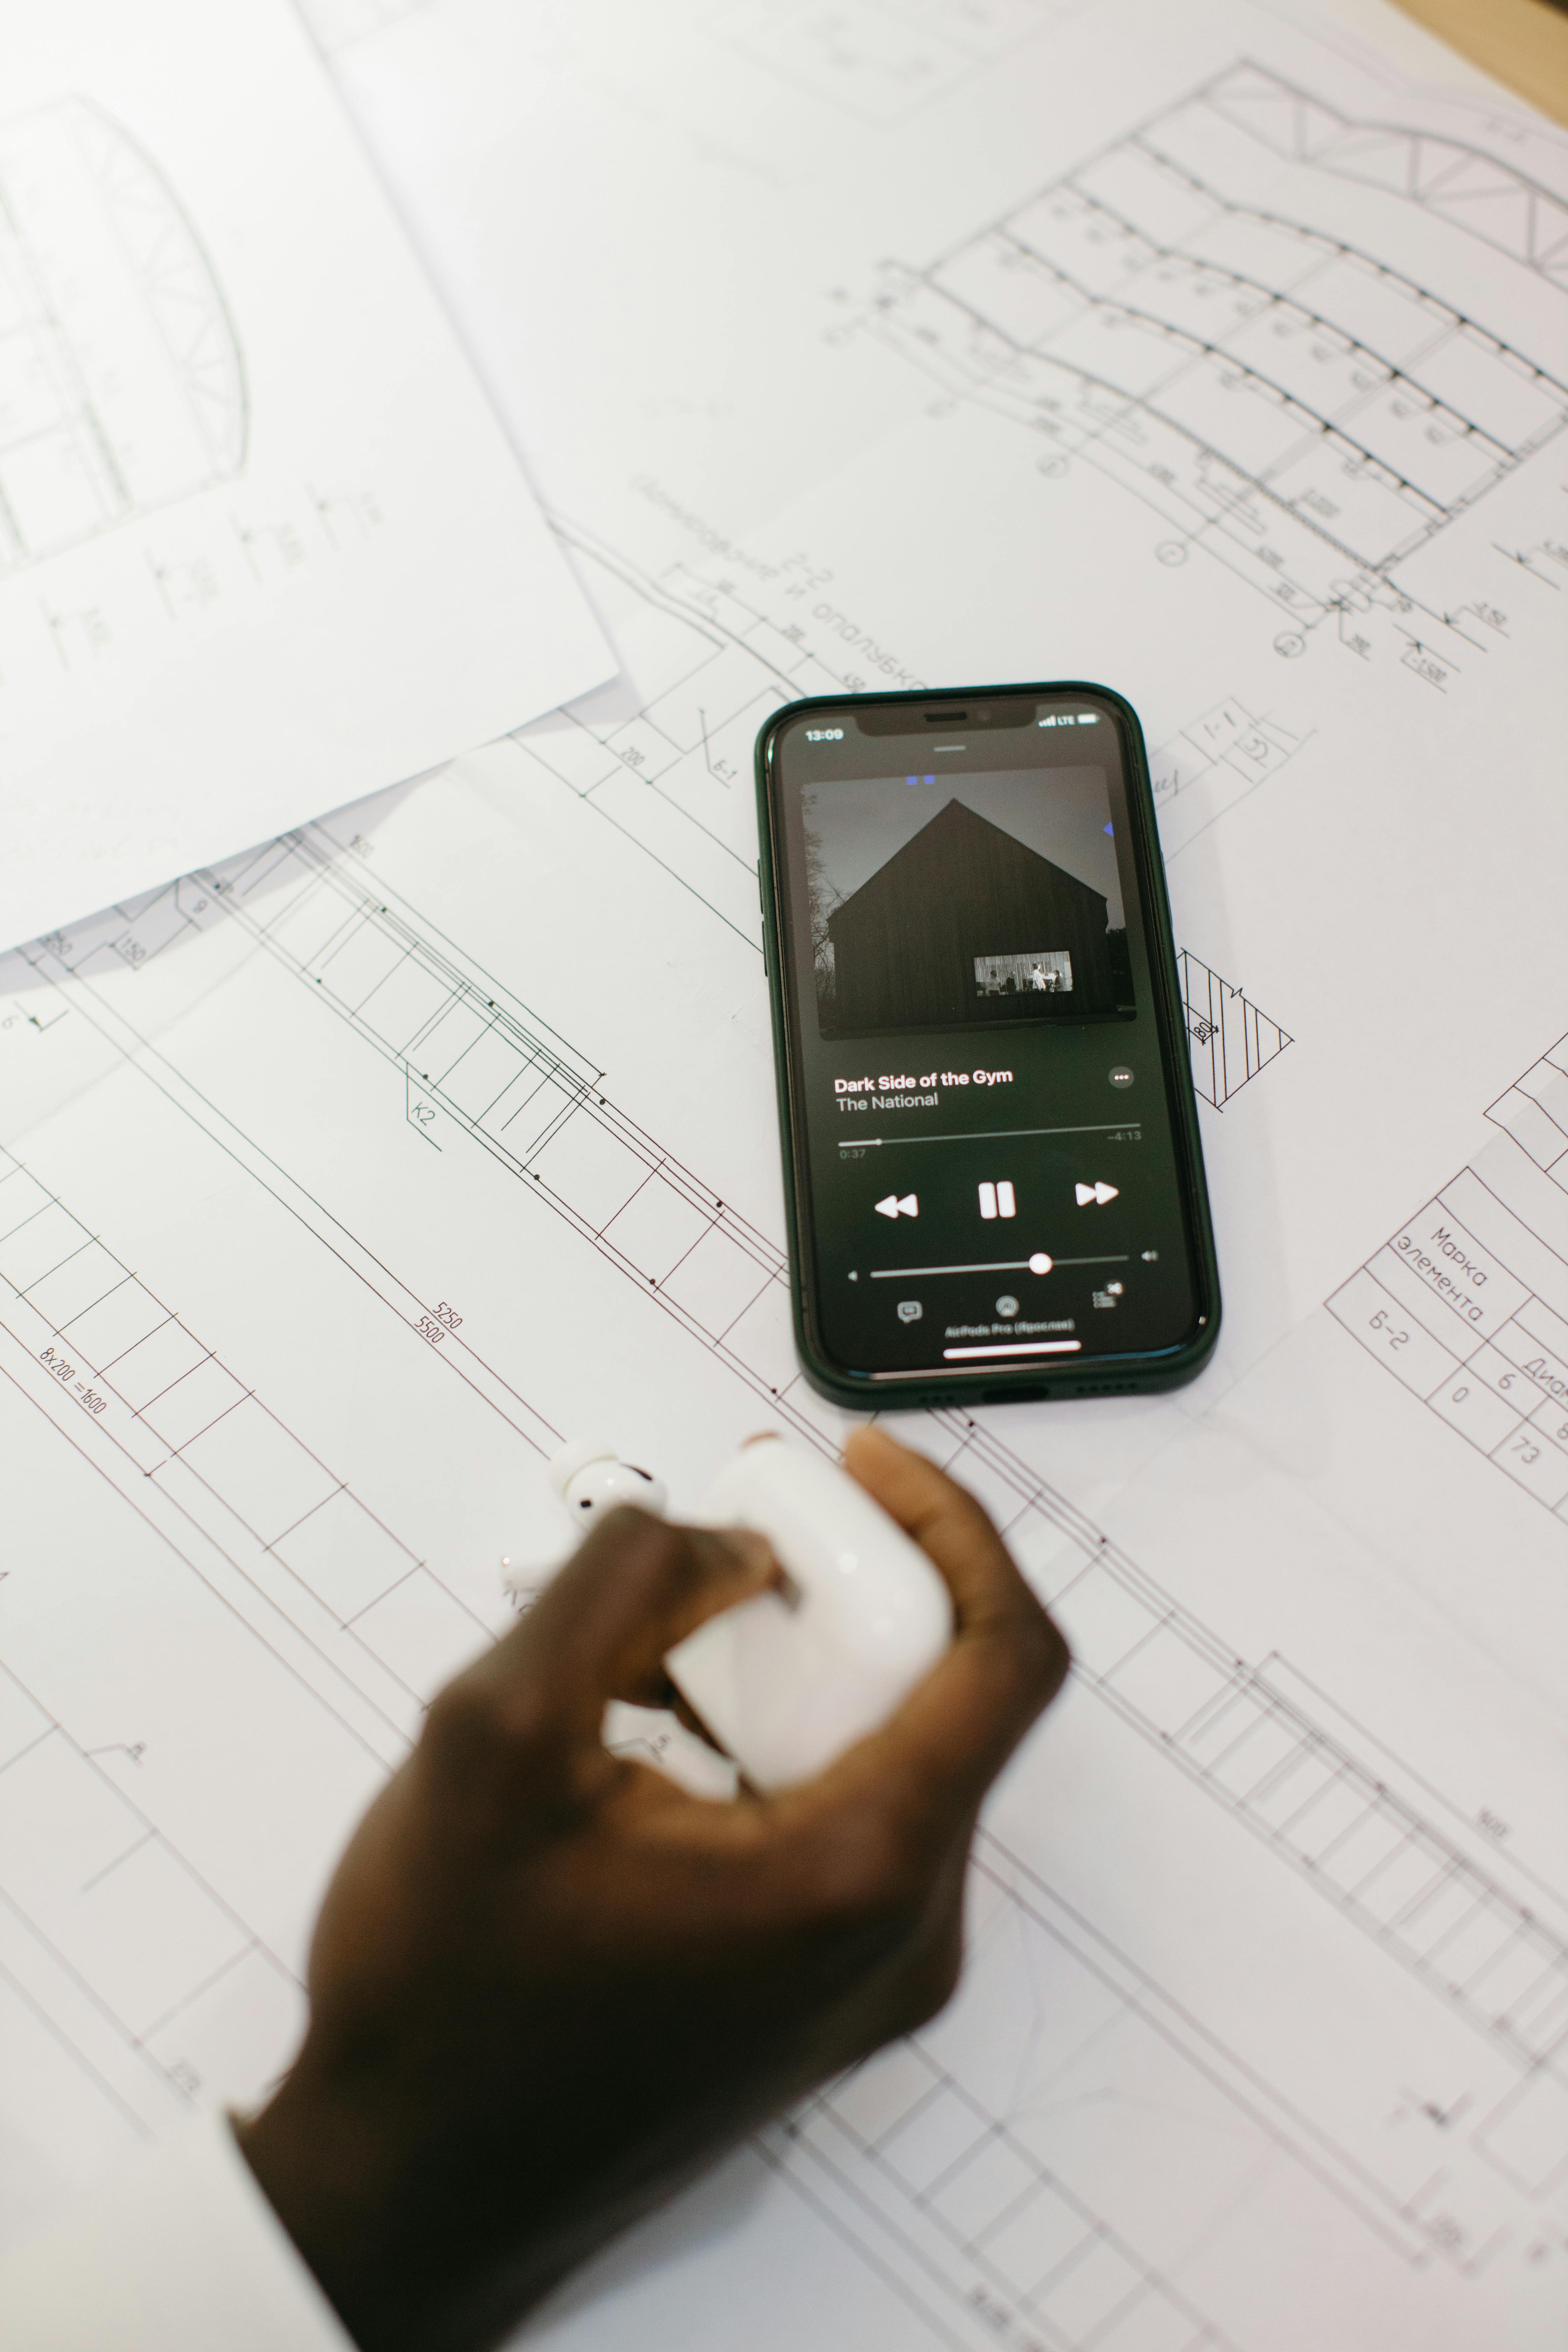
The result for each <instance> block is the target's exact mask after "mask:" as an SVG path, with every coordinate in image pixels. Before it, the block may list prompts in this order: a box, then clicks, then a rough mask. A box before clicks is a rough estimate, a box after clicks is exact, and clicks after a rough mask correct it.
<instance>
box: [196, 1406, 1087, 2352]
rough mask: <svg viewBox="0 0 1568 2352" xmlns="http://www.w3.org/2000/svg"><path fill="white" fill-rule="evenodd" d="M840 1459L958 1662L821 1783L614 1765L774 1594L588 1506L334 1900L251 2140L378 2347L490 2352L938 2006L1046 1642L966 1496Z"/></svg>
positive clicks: (725, 1551)
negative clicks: (936, 1588)
mask: <svg viewBox="0 0 1568 2352" xmlns="http://www.w3.org/2000/svg"><path fill="white" fill-rule="evenodd" d="M845 1462H846V1466H847V1469H848V1470H849V1472H850V1474H851V1475H852V1476H854V1477H855V1478H857V1479H858V1481H859V1483H860V1485H861V1486H864V1487H865V1488H866V1489H867V1490H868V1493H870V1494H871V1495H873V1496H875V1497H876V1499H877V1500H878V1502H879V1503H880V1504H881V1505H882V1506H883V1507H884V1508H885V1509H887V1510H888V1511H889V1512H890V1513H891V1515H892V1517H894V1518H895V1519H896V1520H897V1521H898V1522H899V1524H900V1526H901V1527H903V1528H907V1529H908V1530H909V1532H910V1535H911V1536H912V1537H913V1538H914V1539H915V1541H916V1542H917V1543H918V1544H919V1545H920V1546H921V1548H922V1549H923V1550H924V1551H925V1552H926V1553H927V1554H928V1555H929V1557H930V1558H931V1560H932V1561H933V1562H934V1563H935V1565H936V1567H937V1568H938V1570H940V1571H941V1573H942V1576H943V1577H944V1579H945V1580H946V1581H947V1583H948V1585H949V1587H950V1589H951V1591H952V1599H953V1607H954V1613H955V1618H956V1633H955V1637H954V1640H953V1643H952V1648H951V1649H950V1650H949V1651H948V1652H947V1654H946V1655H945V1656H944V1657H943V1658H942V1661H941V1663H940V1664H938V1665H937V1666H936V1667H935V1669H934V1670H933V1671H932V1673H931V1675H929V1676H928V1678H927V1679H926V1681H925V1682H923V1683H922V1684H921V1685H920V1687H919V1688H918V1689H917V1690H916V1691H915V1692H914V1693H913V1694H912V1695H911V1696H910V1698H909V1699H908V1700H907V1701H906V1702H905V1704H904V1705H903V1706H901V1707H900V1709H899V1711H898V1713H897V1714H896V1715H895V1716H894V1717H892V1718H891V1719H890V1720H889V1722H888V1723H887V1724H886V1725H885V1726H884V1727H883V1728H882V1729H881V1730H879V1731H878V1732H876V1733H874V1734H873V1735H872V1736H871V1737H870V1738H867V1739H864V1740H862V1741H860V1742H859V1743H858V1745H857V1746H856V1747H854V1748H851V1749H849V1750H848V1751H847V1753H846V1754H845V1755H844V1756H842V1757H841V1758H840V1759H838V1761H837V1763H836V1764H834V1765H832V1766H831V1767H830V1768H829V1769H828V1770H827V1771H826V1772H824V1773H823V1774H822V1775H821V1776H820V1778H818V1779H817V1780H813V1781H810V1782H808V1783H806V1784H805V1785H804V1786H802V1787H799V1788H795V1789H791V1790H784V1791H783V1792H781V1793H778V1794H774V1795H773V1796H768V1797H762V1796H758V1795H756V1794H754V1793H751V1792H749V1791H746V1790H742V1793H741V1795H740V1797H739V1798H738V1799H737V1801H735V1802H733V1803H714V1802H710V1801H703V1800H701V1799H699V1798H696V1797H693V1796H690V1795H689V1794H687V1793H686V1791H685V1790H681V1789H679V1788H678V1787H676V1786H675V1785H674V1784H673V1783H672V1782H671V1781H669V1780H666V1779H665V1778H663V1777H662V1776H661V1775H660V1774H658V1773H657V1772H654V1771H651V1770H649V1769H646V1768H645V1767H643V1766H641V1765H638V1764H636V1763H633V1762H628V1761H626V1760H625V1759H619V1758H616V1757H614V1756H612V1755H610V1754H609V1753H608V1751H607V1750H606V1749H605V1747H604V1745H603V1742H602V1739H601V1737H600V1730H601V1725H602V1722H603V1718H604V1712H605V1703H606V1701H607V1700H609V1699H610V1698H612V1697H615V1698H624V1699H631V1700H634V1701H637V1702H640V1703H642V1704H644V1705H661V1704H668V1699H669V1687H668V1682H667V1680H666V1678H665V1675H664V1671H663V1666H662V1664H661V1661H662V1659H663V1657H664V1654H665V1653H666V1652H667V1651H668V1649H670V1648H671V1646H672V1645H673V1644H674V1643H677V1642H679V1640H680V1639H681V1638H682V1637H683V1636H684V1635H685V1634H686V1633H689V1632H690V1631H691V1630H692V1628H693V1627H694V1626H695V1625H697V1624H699V1623H700V1622H701V1621H702V1619H704V1618H705V1617H709V1616H710V1615H712V1614H713V1613H714V1612H716V1611H718V1610H720V1609H725V1608H728V1607H730V1606H731V1604H732V1603H733V1602H735V1601H741V1600H744V1599H746V1598H747V1597H749V1596H750V1595H751V1594H752V1593H754V1592H757V1591H761V1590H763V1588H764V1587H765V1586H766V1585H767V1584H768V1582H769V1581H770V1579H771V1578H772V1577H773V1574H774V1573H775V1570H774V1567H773V1560H772V1559H771V1556H770V1554H769V1553H768V1550H767V1547H766V1546H765V1544H763V1542H762V1541H761V1540H760V1539H759V1538H754V1537H745V1536H740V1535H736V1536H720V1535H715V1534H712V1533H710V1532H708V1531H705V1530H701V1529H698V1528H679V1527H668V1526H666V1525H665V1524H664V1523H663V1522H661V1521H660V1520H658V1519H654V1518H649V1517H647V1515H646V1514H644V1513H642V1512H640V1511H635V1510H630V1509H626V1510H619V1511H616V1512H615V1513H614V1514H612V1515H611V1516H610V1517H607V1518H606V1519H605V1521H604V1522H603V1524H602V1525H601V1526H600V1527H599V1528H596V1529H595V1532H594V1533H593V1534H592V1535H591V1536H590V1537H589V1538H588V1539H587V1541H586V1542H585V1543H584V1545H583V1547H582V1549H580V1550H579V1551H578V1552H577V1554H576V1555H575V1557H574V1559H572V1560H571V1562H570V1563H569V1564H568V1566H567V1567H566V1568H564V1569H563V1570H562V1572H561V1574H560V1575H559V1576H558V1577H557V1579H556V1580H555V1581H554V1582H553V1583H552V1585H551V1586H550V1587H549V1589H548V1590H547V1591H546V1592H545V1593H544V1595H543V1597H542V1600H541V1601H539V1602H538V1603H537V1605H536V1606H535V1607H534V1608H533V1609H532V1610H531V1612H529V1614H528V1615H527V1616H526V1617H525V1618H524V1619H523V1620H522V1622H521V1623H520V1624H519V1625H518V1626H517V1627H516V1628H515V1629H514V1630H513V1631H512V1632H510V1633H508V1634H507V1635H506V1637H505V1638H504V1640H502V1641H500V1642H499V1643H497V1644H496V1646H495V1648H494V1649H493V1650H491V1651H489V1653H488V1654H486V1655H485V1656H484V1657H482V1658H480V1659H479V1660H478V1661H477V1663H476V1664H473V1665H471V1666H470V1667H468V1670H467V1671H466V1672H465V1673H463V1674H461V1675H458V1677H457V1679H456V1680H455V1681H454V1682H452V1683H450V1684H449V1685H447V1688H446V1689H445V1690H444V1691H442V1692H441V1693H440V1695H439V1696H437V1699H436V1700H435V1702H434V1703H433V1705H432V1706H431V1708H430V1711H429V1716H428V1718H427V1720H426V1726H425V1730H424V1734H423V1737H422V1738H421V1739H420V1741H419V1744H418V1746H417V1748H416V1749H415V1751H414V1753H413V1755H412V1756H411V1757H410V1758H409V1759H408V1761H407V1762H406V1763H405V1765H404V1766H403V1767H402V1769H400V1770H399V1771H398V1772H397V1773H396V1774H395V1775H394V1777H393V1779H392V1780H390V1781H389V1782H388V1783H387V1785H386V1787H385V1788H384V1790H383V1791H382V1793H381V1795H380V1796H379V1797H378V1798H377V1799H376V1801H375V1802H374V1804H373V1805H372V1807H371V1809H370V1811H369V1812H368V1813H367V1814H366V1815H365V1818H364V1820H363V1822H361V1824H360V1827H359V1829H358V1831H357V1832H355V1835H354V1837H353V1840H352V1842H351V1843H350V1845H349V1848H348V1851H347V1852H346V1853H345V1854H344V1856H343V1858H342V1862H341V1864H339V1866H338V1871H337V1874H336V1876H335V1877H334V1878H333V1880H332V1883H331V1886H330V1887H329V1889H328V1892H327V1895H326V1899H325V1902H324V1903H323V1905H322V1907H321V1917H320V1920H319V1921H318V1924H317V1927H316V1934H315V1940H314V1945H313V1948H312V1950H311V1956H310V2025H309V2030H308V2032H307V2034H306V2037H305V2041H304V2044H303V2046H302V2048H301V2050H300V2055H299V2057H298V2059H297V2061H296V2062H295V2064H294V2066H293V2067H292V2069H291V2071H290V2072H289V2074H288V2075H287V2076H286V2077H285V2079H284V2081H283V2083H282V2084H281V2085H280V2087H279V2090H278V2092H277V2094H276V2095H275V2096H274V2097H273V2099H272V2100H271V2102H270V2104H269V2105H268V2106H267V2107H265V2108H264V2109H263V2110H262V2112H261V2113H260V2114H259V2115H258V2116H256V2117H254V2118H253V2119H252V2120H251V2121H249V2122H248V2123H246V2124H243V2125H242V2126H240V2127H239V2137H240V2144H241V2146H242V2147H243V2149H244V2151H245V2154H246V2157H247V2160H248V2162H249V2164H250V2166H251V2168H252V2170H253V2171H254V2173H255V2174H256V2177H257V2179H258V2180H259V2182H260V2183H261V2186H262V2188H263V2189H265V2191H266V2193H267V2195H268V2198H269V2199H270V2200H271V2202H272V2204H273V2206H274V2207H275V2208H276V2210H277V2211H278V2213H279V2216H280V2217H281V2219H282V2221H283V2223H284V2225H285V2227H286V2228H287V2229H288V2230H289V2233H290V2235H291V2236H292V2237H293V2239H294V2241H295V2242H296V2244H297V2245H298V2246H299V2248H300V2252H302V2253H303V2255H304V2257H305V2260H306V2261H307V2262H308V2263H310V2267H311V2269H312V2270H313V2271H314V2273H315V2274H316V2276H317V2278H318V2279H319V2280H320V2282H321V2285H322V2287H323V2288H324V2290H325V2291H326V2293H327V2294H328V2295H329V2296H330V2298H331V2301H332V2303H333V2305H335V2306H336V2308H337V2310H338V2312H339V2314H340V2315H341V2316H342V2321H343V2323H344V2325H345V2326H346V2327H347V2329H348V2331H349V2333H350V2334H351V2335H352V2336H353V2337H354V2338H355V2340H356V2341H357V2342H358V2343H359V2344H360V2345H361V2346H362V2347H363V2352H480V2347H489V2346H491V2345H494V2344H496V2343H498V2342H499V2341H500V2339H501V2337H502V2336H504V2335H505V2334H506V2333H507V2332H508V2330H509V2329H510V2328H511V2327H513V2326H515V2325H516V2324H517V2322H518V2320H519V2319H520V2318H521V2316H522V2315H523V2314H524V2313H525V2312H526V2311H528V2310H529V2309H530V2308H531V2305H534V2304H535V2303H537V2302H538V2301H539V2299H540V2298H541V2296H542V2295H543V2294H545V2293H546V2292H547V2291H548V2290H549V2288H550V2287H552V2285H553V2284H555V2283H556V2281H557V2280H559V2279H560V2278H561V2277H562V2276H563V2273H565V2272H566V2271H568V2270H569V2269H570V2268H571V2267H572V2266H573V2265H574V2263H579V2262H581V2261H582V2260H583V2259H584V2257H585V2256H586V2255H587V2254H589V2253H590V2252H593V2250H594V2249H595V2247H596V2246H598V2245H600V2244H602V2243H603V2242H604V2241H605V2239H606V2238H608V2237H609V2236H610V2235H612V2234H613V2233H614V2232H615V2231H616V2230H618V2229H620V2228H622V2227H624V2226H625V2224H626V2223H627V2222H628V2221H631V2220H633V2219H635V2218H636V2217H637V2215H638V2214H639V2213H641V2212H644V2211H646V2210H647V2209H648V2207H649V2206H651V2205H653V2204H655V2203H657V2202H658V2200H660V2199H662V2198H664V2197H667V2196H668V2195H669V2194H670V2193H671V2192H672V2191H673V2190H674V2189H678V2188H679V2187H680V2186H681V2185H682V2184H683V2183H684V2182H685V2181H686V2180H688V2179H690V2178H691V2177H692V2175H693V2174H694V2173H695V2172H696V2171H697V2170H698V2169H699V2168H700V2167H702V2166H703V2165H705V2164H707V2163H709V2162H710V2161H711V2160H712V2159H713V2158H715V2157H717V2156H719V2155H720V2154H721V2153H722V2152H723V2151H724V2150H725V2149H726V2148H727V2147H731V2145H732V2144H733V2143H734V2142H735V2141H736V2140H737V2139H738V2138H740V2137H742V2136H743V2135H744V2134H745V2133H747V2132H749V2131H751V2130H752V2129H753V2128H754V2127H755V2126H757V2125H759V2124H761V2123H762V2122H763V2121H764V2120H765V2119H766V2118H767V2117H769V2116H773V2115H775V2114H776V2113H778V2111H779V2110H780V2109H782V2108H784V2107H785V2106H787V2105H789V2104H790V2103H791V2102H792V2101H793V2100H795V2099H797V2098H799V2097H800V2096H801V2095H803V2094H804V2093H805V2092H806V2091H807V2090H809V2089H810V2088H812V2086H813V2085H814V2084H817V2083H820V2082H822V2081H823V2080H824V2079H825V2078H826V2077H827V2076H828V2075H830V2074H835V2073H837V2071H839V2070H840V2069H842V2068H843V2067H845V2066H847V2065H848V2064H850V2063H853V2062H854V2061H855V2060H856V2059H858V2058H860V2057H863V2056H864V2055H865V2054H866V2053H868V2052H869V2051H872V2050H875V2049H877V2048H878V2047H879V2045H880V2044H881V2043H883V2042H888V2041H889V2040H891V2039H892V2038H893V2037H894V2036H895V2035H898V2034H900V2033H905V2032H910V2030H911V2029H912V2028H913V2027H915V2026H917V2025H920V2024H921V2023H922V2022H923V2021H925V2020H926V2019H928V2018H929V2017H931V2015H932V2014H933V2013H934V2012H935V2011H937V2010H938V2009H940V2008H941V2007H942V2003H943V2002H944V2001H945V2000H947V1998H948V1996H949V1994H950V1993H951V1992H952V1989H953V1986H954V1984H955V1983H956V1981H957V1978H958V1971H959V1965H960V1958H961V1954H962V1936H963V1878H964V1865H965V1862H966V1859H967V1856H968V1852H969V1844H970V1839H971V1835H972V1833H973V1827H974V1822H975V1816H976V1813H977V1811H978V1810H979V1806H980V1802H981V1800H982V1799H983V1797H984V1794H985V1791H986V1790H987V1789H988V1788H989V1786H990V1784H991V1782H992V1780H994V1777H995V1775H996V1774H997V1772H998V1771H999V1770H1000V1769H1001V1768H1002V1766H1003V1765H1004V1764H1005V1762H1006V1760H1007V1758H1008V1757H1009V1756H1010V1755H1011V1753H1012V1751H1013V1749H1014V1748H1015V1747H1016V1745H1017V1743H1018V1741H1019V1740H1020V1739H1021V1738H1022V1737H1023V1735H1024V1734H1025V1732H1026V1731H1027V1729H1028V1728H1029V1726H1030V1725H1031V1724H1032V1723H1033V1722H1034V1720H1035V1718H1036V1717H1037V1715H1038V1714H1039V1713H1040V1711H1041V1709H1042V1708H1043V1707H1045V1706H1047V1704H1048V1702H1049V1701H1050V1699H1051V1698H1052V1696H1054V1695H1055V1693H1056V1691H1057V1689H1058V1686H1059V1685H1060V1683H1061V1680H1062V1677H1063V1675H1064V1673H1065V1672H1066V1668H1067V1663H1068V1654H1067V1650H1066V1646H1065V1644H1064V1643H1063V1642H1062V1640H1061V1637H1060V1635H1059V1634H1058V1633H1057V1631H1056V1628H1055V1627H1054V1626H1053V1625H1052V1623H1051V1622H1050V1620H1049V1619H1048V1618H1047V1615H1046V1613H1045V1612H1044V1610H1043V1609H1042V1608H1041V1607H1040V1606H1039V1603H1038V1602H1037V1601H1036V1600H1035V1598H1034V1596H1033V1595H1032V1593H1031V1592H1030V1591H1029V1589H1028V1587H1027V1585H1026V1583H1025V1582H1024V1580H1023V1578H1022V1577H1021V1576H1020V1575H1019V1573H1018V1571H1017V1570H1016V1568H1015V1567H1014V1565H1013V1563H1012V1561H1011V1560H1010V1559H1008V1557H1007V1554H1006V1552H1005V1549H1003V1546H1002V1543H1001V1540H1000V1538H998V1536H997V1535H996V1533H995V1530H994V1528H993V1527H992V1526H991V1523H990V1521H989V1520H988V1519H987V1517H985V1514H984V1511H983V1510H982V1509H981V1508H980V1506H979V1505H978V1504H977V1503H976V1502H975V1501H974V1500H973V1496H969V1495H967V1494H966V1493H965V1492H964V1491H963V1488H962V1487H960V1486H955V1485H954V1483H953V1482H952V1479H950V1478H948V1477H946V1476H945V1475H943V1474H942V1472H941V1471H940V1470H938V1469H937V1468H935V1466H934V1465H932V1464H931V1463H930V1462H928V1461H927V1460H926V1459H925V1458H924V1457H923V1456H922V1455H921V1454H913V1453H910V1452H909V1451H907V1450H906V1449H905V1448H904V1447H902V1446H900V1445H898V1444H895V1443H894V1442H893V1441H892V1440H891V1439H890V1438H889V1437H888V1436H887V1435H886V1434H884V1433H882V1432H881V1431H879V1430H877V1429H865V1430H861V1431H858V1433H856V1434H855V1435H854V1436H853V1437H852V1438H851V1439H850V1442H849V1444H848V1446H847V1449H846V1454H845Z"/></svg>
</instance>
